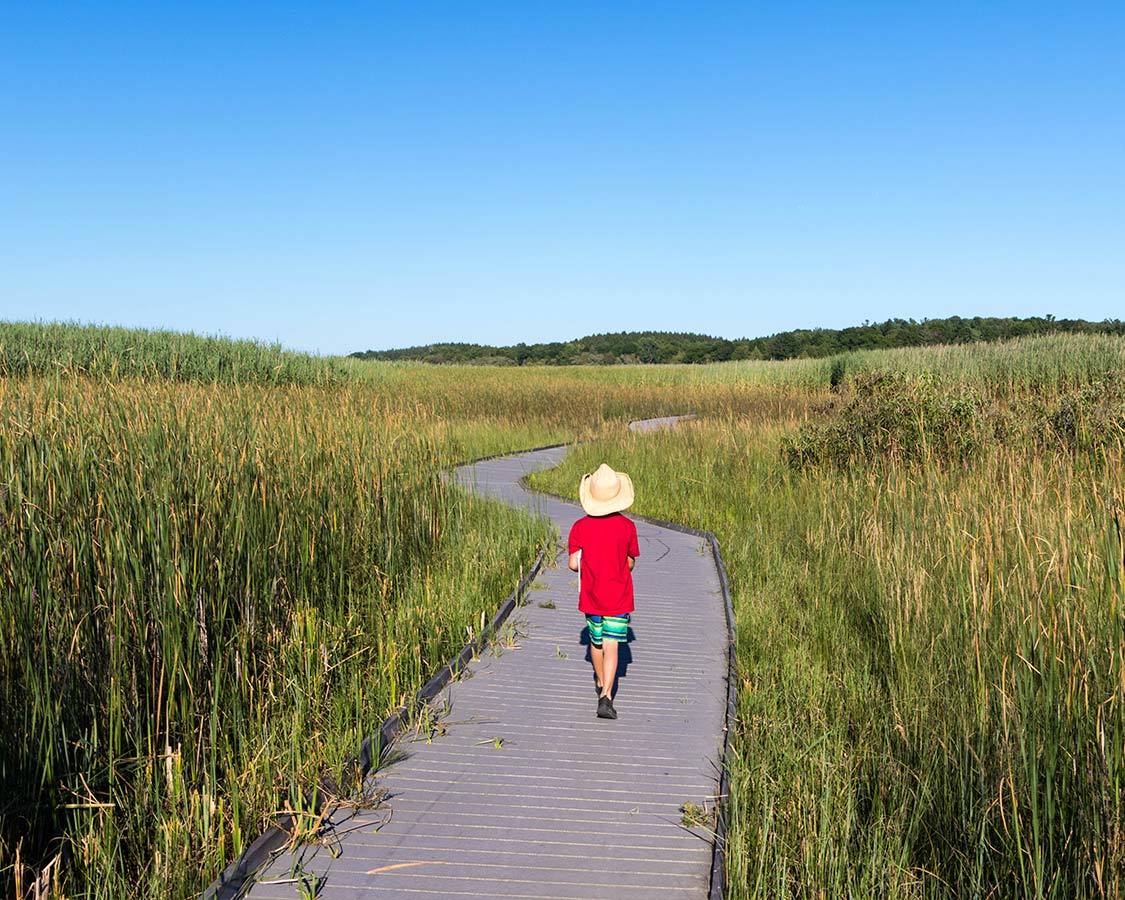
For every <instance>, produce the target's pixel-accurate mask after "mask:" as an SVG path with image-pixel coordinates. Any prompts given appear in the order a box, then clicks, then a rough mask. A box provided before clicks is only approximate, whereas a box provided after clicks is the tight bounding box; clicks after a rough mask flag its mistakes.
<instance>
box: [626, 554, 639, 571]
mask: <svg viewBox="0 0 1125 900" xmlns="http://www.w3.org/2000/svg"><path fill="white" fill-rule="evenodd" d="M625 560H626V562H628V564H629V571H630V572H632V571H633V566H634V565H635V564H636V562H637V560H636V558H635V557H632V556H626V557H625Z"/></svg>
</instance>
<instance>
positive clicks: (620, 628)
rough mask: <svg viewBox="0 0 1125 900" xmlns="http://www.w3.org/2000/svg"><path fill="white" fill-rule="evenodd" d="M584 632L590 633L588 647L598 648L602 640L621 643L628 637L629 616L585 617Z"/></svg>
mask: <svg viewBox="0 0 1125 900" xmlns="http://www.w3.org/2000/svg"><path fill="white" fill-rule="evenodd" d="M586 630H587V631H588V632H589V633H590V646H591V647H600V646H601V645H602V638H603V637H606V638H609V639H610V640H611V641H622V642H624V641H625V640H627V639H628V637H629V614H628V613H625V615H623V616H586Z"/></svg>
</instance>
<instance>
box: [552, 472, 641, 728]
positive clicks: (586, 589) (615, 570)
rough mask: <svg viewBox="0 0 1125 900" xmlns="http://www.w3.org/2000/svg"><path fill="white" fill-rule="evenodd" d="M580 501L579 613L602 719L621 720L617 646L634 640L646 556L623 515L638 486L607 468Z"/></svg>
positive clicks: (587, 478)
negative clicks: (637, 573) (632, 620)
mask: <svg viewBox="0 0 1125 900" xmlns="http://www.w3.org/2000/svg"><path fill="white" fill-rule="evenodd" d="M578 499H579V500H580V501H581V503H582V509H583V510H585V512H586V515H584V516H583V517H582V518H581V519H579V520H578V521H577V522H575V523H574V524H573V525H572V526H571V528H570V536H569V538H568V539H567V551H568V552H569V553H570V561H569V565H570V568H571V570H572V571H574V572H580V575H579V578H580V581H579V584H580V585H581V587H580V589H579V592H578V609H579V611H580V612H583V613H585V614H586V630H587V632H588V633H589V636H590V661H591V662H592V663H593V664H594V686H595V688H596V690H597V692H598V718H601V719H616V718H617V710H615V709H614V708H613V683H614V680H615V679H616V678H617V645H618V643H620V642H621V641H624V640H627V639H628V635H629V614H630V613H631V612H632V611H633V575H632V572H633V564H634V562H635V560H636V559H637V557H638V556H640V555H641V552H640V548H639V547H638V545H637V526H636V525H634V524H633V522H632V521H631V520H630V519H628V518H626V517H625V516H623V515H622V514H621V511H622V510H624V509H628V508H629V506H630V505H632V503H633V482H632V480H631V479H630V478H629V476H628V475H626V474H625V473H624V472H615V471H613V469H611V468H610V467H609V466H607V465H606V464H605V463H602V464H601V465H600V466H598V469H597V471H596V472H594V473H593V474H592V475H589V474H587V475H583V476H582V482H581V483H580V484H579V486H578Z"/></svg>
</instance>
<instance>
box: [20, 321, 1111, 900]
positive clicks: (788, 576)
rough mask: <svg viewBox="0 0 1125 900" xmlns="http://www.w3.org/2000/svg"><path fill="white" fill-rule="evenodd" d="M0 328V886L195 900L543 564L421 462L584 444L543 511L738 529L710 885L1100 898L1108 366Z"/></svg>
mask: <svg viewBox="0 0 1125 900" xmlns="http://www.w3.org/2000/svg"><path fill="white" fill-rule="evenodd" d="M21 329H26V330H22V331H21ZM0 334H2V335H3V336H4V337H3V345H2V346H3V349H2V353H0V358H3V359H4V360H6V362H5V366H6V368H5V369H4V370H3V372H4V375H3V377H0V416H2V418H3V421H4V422H5V428H4V429H3V430H0V521H3V523H4V527H5V536H6V538H7V540H6V541H4V542H3V543H2V544H0V584H2V587H3V591H2V593H0V629H2V634H3V638H4V639H3V642H2V643H0V708H3V709H4V710H5V714H6V718H5V724H6V727H5V729H4V731H3V732H2V733H0V890H3V891H4V892H5V893H9V894H12V893H18V892H20V891H26V890H28V889H29V885H30V884H31V882H32V880H33V879H36V878H40V877H42V881H43V883H44V884H47V885H48V887H49V891H48V893H49V894H50V895H52V896H59V897H61V896H88V897H92V898H103V897H104V898H110V897H118V896H141V897H153V898H155V897H166V896H189V895H191V894H192V893H193V892H195V891H197V890H198V889H199V888H200V887H201V886H203V885H204V884H205V883H206V882H208V881H209V880H210V879H211V878H212V877H213V876H214V875H215V874H216V873H217V872H218V871H219V869H220V868H221V867H222V865H223V864H224V863H225V862H226V861H228V860H229V859H231V858H232V857H233V856H235V855H236V854H237V853H238V852H239V851H240V850H241V849H242V847H243V846H244V845H245V843H246V842H247V841H248V840H249V839H251V838H252V837H253V836H254V835H256V834H257V833H258V832H259V831H260V829H261V827H262V825H263V824H264V823H265V821H266V820H267V819H268V817H269V814H270V812H271V811H272V810H275V809H278V808H284V807H286V806H289V807H294V806H297V805H298V804H300V803H301V798H302V797H303V796H304V795H305V793H306V791H307V790H308V789H309V787H310V786H311V785H313V784H315V783H316V781H317V779H318V778H319V777H320V776H321V775H324V774H331V773H334V772H336V771H338V769H339V767H340V764H341V762H342V761H343V760H344V759H345V758H346V757H347V755H348V754H350V753H351V752H353V751H354V750H355V749H356V748H357V747H358V745H359V743H360V741H361V739H362V737H363V736H364V735H366V734H368V733H370V731H371V730H372V729H373V728H374V727H375V725H377V724H378V722H379V721H380V720H381V719H382V718H383V717H384V716H385V715H386V714H387V713H388V712H389V711H390V710H391V709H393V708H394V707H395V706H396V705H398V704H400V703H401V702H402V700H403V698H404V697H406V696H409V695H410V694H411V693H412V692H413V691H414V690H415V689H416V688H417V686H418V685H419V684H420V683H421V681H422V680H424V679H425V678H426V677H427V676H428V675H430V674H433V672H434V671H435V670H436V669H437V668H438V666H439V665H440V664H441V663H442V662H444V661H445V660H446V659H448V658H449V656H450V655H451V654H452V652H453V651H454V650H455V649H457V648H459V647H460V646H461V645H462V644H463V643H464V641H465V638H466V636H467V633H468V629H470V628H474V627H478V626H479V623H480V621H481V618H480V617H481V615H482V614H484V613H488V612H491V611H492V610H493V608H494V607H495V605H496V603H497V601H498V600H499V599H500V598H501V597H502V596H503V595H504V594H505V593H507V591H508V590H509V589H510V588H511V586H512V585H513V584H514V583H515V581H516V579H517V578H518V576H519V572H520V568H521V566H524V565H526V564H527V563H528V562H530V560H531V559H532V558H533V556H534V552H535V547H536V545H537V544H539V543H540V542H541V541H543V540H544V539H545V537H546V534H545V531H544V528H543V526H542V525H541V524H539V523H535V522H531V521H529V520H527V519H525V518H523V517H521V516H519V515H517V514H515V513H514V512H511V511H508V510H506V509H503V508H497V507H495V506H493V505H491V504H488V503H485V502H482V501H479V500H475V499H473V498H472V497H470V496H466V495H464V494H462V493H461V492H460V491H458V490H456V489H454V488H452V487H450V486H448V485H447V483H446V482H445V481H443V479H442V477H441V472H442V471H443V470H444V469H446V468H448V467H449V466H451V465H453V464H454V463H456V462H459V461H462V460H464V459H467V458H470V457H473V456H477V455H483V454H489V453H496V452H502V451H505V450H511V449H517V448H520V447H528V446H535V445H539V444H545V443H550V442H554V441H558V440H566V439H571V438H582V439H588V440H592V441H593V442H592V443H590V444H587V445H584V446H582V447H580V448H579V449H577V450H576V451H575V453H574V454H573V455H572V456H571V457H568V459H567V460H566V462H565V463H564V465H563V466H562V467H561V468H560V469H559V470H557V471H553V472H548V473H541V474H540V475H537V476H536V477H535V483H536V484H537V485H538V486H541V487H544V488H547V489H552V490H555V491H558V492H562V493H566V494H570V493H572V492H573V488H574V485H575V484H576V483H577V476H578V474H579V473H580V472H582V471H587V470H589V469H590V468H592V466H594V465H595V464H596V463H597V462H599V461H601V460H602V459H607V460H608V461H610V462H611V463H612V464H614V465H615V466H619V467H620V468H623V469H625V470H626V471H629V472H630V474H631V475H632V476H633V478H634V481H635V483H636V484H637V487H638V501H637V511H638V512H642V513H650V514H653V515H657V516H660V517H663V518H668V519H673V520H677V521H682V522H685V523H689V524H693V525H696V526H698V527H703V528H709V529H712V530H714V531H716V532H717V534H718V536H719V539H720V541H721V542H722V547H723V553H724V555H725V557H726V559H727V562H728V566H729V568H730V571H731V576H732V583H733V587H734V594H735V596H734V599H735V605H736V616H737V620H738V622H737V624H738V656H739V665H740V701H739V709H738V722H737V730H736V733H735V735H734V744H733V747H734V751H735V760H736V762H735V766H734V769H733V771H732V779H733V780H732V794H731V797H730V809H731V811H732V813H733V822H732V829H731V832H730V838H729V839H730V845H729V847H730V850H729V852H728V854H727V868H728V875H729V880H730V884H731V896H737V897H743V896H753V897H773V896H778V895H792V896H808V897H813V896H817V897H820V896H849V895H850V896H857V897H860V896H885V897H895V898H903V897H931V896H932V897H938V896H940V897H952V896H961V895H973V896H987V895H991V896H1038V897H1060V898H1061V897H1098V896H1106V897H1109V896H1116V895H1120V894H1121V893H1122V892H1123V891H1125V874H1123V873H1125V840H1123V838H1122V832H1121V827H1122V802H1121V792H1122V790H1123V789H1125V750H1123V746H1125V711H1123V707H1122V702H1123V699H1125V653H1123V652H1122V649H1121V648H1122V646H1125V609H1123V607H1122V582H1123V580H1125V556H1123V550H1122V530H1123V528H1125V512H1123V506H1125V484H1123V476H1122V472H1123V471H1125V469H1123V465H1122V463H1123V461H1125V460H1123V458H1122V457H1123V442H1125V407H1123V395H1125V388H1123V387H1122V383H1121V380H1120V378H1119V377H1117V374H1116V373H1120V372H1121V371H1125V338H1122V337H1115V336H1106V335H1053V336H1047V337H1030V338H1023V339H1020V340H1016V341H1011V342H1005V343H997V344H987V345H983V344H977V345H960V346H943V347H938V348H932V349H929V348H901V349H889V350H879V351H868V352H857V353H847V354H840V355H836V356H833V357H825V358H821V359H805V360H793V361H789V362H771V361H766V360H746V361H738V362H729V363H724V364H721V365H711V366H691V365H676V366H662V367H626V366H618V367H593V366H591V367H574V368H569V369H559V368H553V369H552V368H547V367H528V368H520V369H513V368H510V367H498V366H487V365H486V366H474V367H438V366H426V365H423V364H420V363H384V362H367V361H359V360H320V359H316V358H311V357H305V356H301V355H300V354H286V353H284V351H279V350H277V349H276V348H263V347H261V346H259V345H253V344H251V345H243V344H239V343H233V342H231V343H226V342H222V341H215V342H211V341H212V339H198V338H191V337H181V336H174V335H163V336H162V335H160V334H158V333H143V334H141V335H138V333H136V332H125V331H119V330H111V331H109V332H107V331H105V330H102V329H92V330H86V329H73V328H72V329H69V330H68V329H67V328H65V327H63V326H0ZM107 335H108V336H107ZM161 341H164V343H163V344H162V343H161ZM114 342H116V343H114ZM138 347H143V348H144V349H143V352H139V351H138V350H137V349H135V348H138ZM89 348H94V349H89ZM114 348H116V349H114ZM126 348H134V349H129V350H126ZM189 351H190V352H189ZM115 352H116V353H117V354H118V355H119V356H120V359H115V358H114V353H115ZM271 354H272V355H271ZM212 357H216V358H212ZM255 359H257V360H259V362H252V360H255ZM13 360H15V361H17V362H13ZM19 360H23V362H22V363H19V362H18V361H19ZM189 360H190V361H189ZM282 373H285V374H282ZM890 373H893V374H890ZM687 411H695V412H697V413H699V415H700V419H699V420H697V421H695V422H692V423H689V424H686V425H683V426H681V428H680V429H678V430H677V431H674V432H665V433H658V434H651V435H633V434H629V433H627V432H625V431H624V429H622V428H621V424H622V423H623V422H624V421H626V420H627V419H630V418H639V417H642V416H646V415H661V414H669V413H681V412H687ZM646 485H649V486H655V485H659V486H660V487H659V490H657V489H656V488H654V487H651V488H646ZM470 561H471V564H469V563H470ZM641 603H643V598H641ZM558 652H559V653H560V654H562V653H563V652H564V651H563V649H562V648H559V651H558ZM497 741H501V739H499V738H498V739H497ZM497 746H499V744H497Z"/></svg>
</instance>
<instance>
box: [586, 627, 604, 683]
mask: <svg viewBox="0 0 1125 900" xmlns="http://www.w3.org/2000/svg"><path fill="white" fill-rule="evenodd" d="M586 635H587V637H588V638H589V639H590V662H591V663H592V664H593V666H594V681H595V683H596V684H597V686H598V687H599V688H600V687H601V686H602V617H601V616H586Z"/></svg>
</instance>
